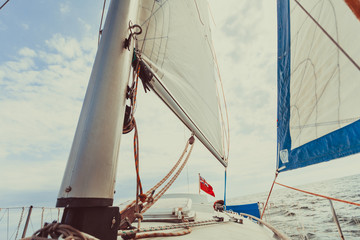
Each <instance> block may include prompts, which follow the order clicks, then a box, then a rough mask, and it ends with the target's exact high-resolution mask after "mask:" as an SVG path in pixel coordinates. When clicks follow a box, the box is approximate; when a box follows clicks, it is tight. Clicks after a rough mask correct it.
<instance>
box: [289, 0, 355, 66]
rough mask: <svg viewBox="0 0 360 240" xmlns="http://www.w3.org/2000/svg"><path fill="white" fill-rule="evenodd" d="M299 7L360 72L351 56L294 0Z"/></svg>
mask: <svg viewBox="0 0 360 240" xmlns="http://www.w3.org/2000/svg"><path fill="white" fill-rule="evenodd" d="M294 1H295V2H296V3H297V4H298V5H299V6H300V8H301V9H302V10H303V11H304V12H305V13H306V14H307V15H308V16H309V18H311V20H313V22H314V23H315V24H316V25H317V26H318V27H319V28H320V29H321V31H323V33H325V35H326V36H327V37H328V38H329V39H330V40H331V41H332V42H333V43H334V44H335V45H336V46H337V47H338V48H339V49H340V51H341V52H342V53H343V54H344V55H345V56H346V57H347V58H348V59H349V60H350V62H351V63H352V64H354V66H355V67H356V68H357V69H358V70H359V71H360V66H359V65H358V64H357V63H356V62H355V61H354V59H352V58H351V57H350V55H349V54H348V53H347V52H346V51H345V50H344V49H343V48H342V47H341V46H340V45H339V43H337V42H336V41H335V40H334V39H333V38H332V37H331V36H330V34H329V33H328V32H327V31H326V30H325V29H324V28H323V27H322V26H321V25H320V24H319V22H318V21H316V20H315V19H314V18H313V17H312V16H311V14H310V13H309V12H308V11H307V10H306V9H305V8H304V7H303V6H302V5H301V4H300V3H299V2H298V0H294Z"/></svg>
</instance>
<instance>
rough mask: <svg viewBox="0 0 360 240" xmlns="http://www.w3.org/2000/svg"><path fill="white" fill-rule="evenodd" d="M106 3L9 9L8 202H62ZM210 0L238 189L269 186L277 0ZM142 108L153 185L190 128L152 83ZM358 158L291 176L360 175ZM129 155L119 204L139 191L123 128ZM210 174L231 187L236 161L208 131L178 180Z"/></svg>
mask: <svg viewBox="0 0 360 240" xmlns="http://www.w3.org/2000/svg"><path fill="white" fill-rule="evenodd" d="M3 2H5V1H3V0H2V1H1V4H2V3H3ZM108 2H109V1H108ZM102 4H103V3H102V1H92V2H89V1H83V0H81V1H80V0H79V1H55V0H52V1H49V0H36V1H35V0H34V1H15V0H14V1H10V2H9V3H8V4H7V5H6V6H5V7H4V8H3V9H2V10H1V11H0V166H1V167H0V207H7V206H24V205H30V204H33V205H36V206H42V205H44V206H54V205H55V201H56V198H57V192H58V190H59V186H60V184H61V179H62V175H63V172H64V169H65V164H66V161H67V158H68V155H69V152H70V147H71V144H72V140H73V137H74V133H75V128H76V125H77V121H78V117H79V114H80V110H81V106H82V101H83V98H84V95H85V91H86V87H87V82H88V80H89V76H90V71H91V67H92V63H93V60H94V56H95V53H96V49H97V37H98V28H99V21H100V16H101V10H102ZM210 9H211V12H212V16H213V19H214V21H213V40H214V45H215V48H216V52H217V56H218V61H219V65H220V71H221V74H222V79H223V84H224V90H225V94H226V98H227V104H228V110H229V120H230V135H231V145H230V158H229V162H230V163H229V168H228V185H227V192H228V198H234V197H238V196H241V195H246V194H250V193H256V192H264V191H268V190H269V188H270V186H271V183H272V180H273V178H274V172H275V162H276V52H277V42H276V3H275V1H268V0H262V1H261V0H248V1H245V0H243V1H239V0H233V1H230V0H227V1H216V0H211V1H210ZM136 119H137V123H138V127H139V134H140V136H139V137H140V158H141V160H140V165H141V177H142V182H143V186H144V189H145V190H146V189H149V188H150V187H151V186H153V185H154V184H155V183H156V182H157V181H159V180H160V179H161V178H162V177H163V176H164V175H165V174H166V173H167V172H168V170H169V169H170V168H171V167H172V165H173V164H174V163H175V161H177V159H178V157H179V156H180V154H181V152H182V150H183V147H184V145H185V142H186V140H187V139H188V137H189V136H190V133H189V131H188V130H187V129H186V128H185V127H184V126H183V125H182V124H181V123H180V121H179V120H178V119H177V118H176V117H175V116H173V114H172V113H171V112H170V111H169V110H168V109H166V107H165V106H164V104H162V103H161V102H160V101H159V99H157V97H156V96H155V95H154V94H153V93H152V92H150V93H147V94H144V93H143V91H142V89H140V90H139V97H138V107H137V112H136ZM358 158H359V157H358V156H354V157H349V158H347V159H341V160H336V161H332V162H330V163H324V164H319V165H316V166H313V167H308V168H305V169H299V170H296V171H290V172H285V173H282V174H280V176H279V182H282V183H284V184H288V185H293V186H294V185H301V184H305V183H309V182H314V181H320V180H325V179H330V178H337V177H341V176H346V175H353V174H359V173H360V165H359V161H358ZM118 166H119V167H118V173H117V179H116V181H117V183H116V195H115V197H116V199H115V203H119V202H120V201H121V200H123V199H129V198H133V197H134V195H135V171H134V160H133V150H132V133H130V134H128V135H124V136H123V137H122V140H121V148H120V157H119V164H118ZM198 173H201V175H202V176H203V177H204V178H205V179H206V180H207V181H208V182H209V183H210V184H211V185H212V186H213V187H214V190H215V194H216V198H222V197H223V191H224V169H223V167H222V165H221V164H220V163H219V162H218V161H217V160H215V159H214V158H213V157H212V155H211V154H210V153H208V152H207V151H206V150H205V148H204V147H203V146H201V144H200V142H197V143H196V146H195V148H194V152H193V154H192V157H191V158H190V160H189V163H188V166H187V167H186V168H185V169H184V171H183V173H182V174H181V175H180V177H179V178H178V180H177V181H176V183H175V184H174V185H173V188H172V189H171V190H170V191H171V192H197V191H198ZM323 194H326V193H323ZM209 199H211V200H213V199H212V198H211V197H209Z"/></svg>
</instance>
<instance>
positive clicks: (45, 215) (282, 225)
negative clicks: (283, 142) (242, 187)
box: [0, 175, 360, 240]
mask: <svg viewBox="0 0 360 240" xmlns="http://www.w3.org/2000/svg"><path fill="white" fill-rule="evenodd" d="M359 183H360V175H353V176H348V177H344V178H338V179H333V180H327V181H323V182H316V183H311V184H308V185H303V186H296V187H297V188H300V189H302V190H306V191H309V192H314V193H319V194H322V195H327V196H329V197H333V198H338V199H343V200H346V201H350V202H356V203H360V186H359ZM267 195H268V193H258V194H253V195H248V196H242V197H239V198H234V199H229V201H228V204H247V203H254V202H259V206H260V207H263V206H264V201H265V200H266V198H267ZM332 202H333V206H334V209H335V212H336V215H337V218H338V220H339V223H340V227H341V230H342V233H343V236H344V239H347V240H348V239H360V207H359V206H355V205H349V204H346V203H342V202H336V201H332ZM0 207H1V206H0ZM261 211H262V209H261ZM28 213H29V207H12V208H0V239H1V240H12V239H20V238H21V236H22V234H23V233H24V227H25V222H26V218H27V215H28ZM61 216H62V210H61V209H56V208H47V207H34V208H33V209H32V214H31V218H30V221H29V225H28V229H27V233H26V236H29V234H30V235H31V234H32V233H34V232H35V231H36V230H38V229H39V228H41V226H42V225H43V224H44V223H45V222H52V221H53V220H56V221H59V220H60V218H61ZM264 220H266V221H267V222H268V223H270V224H271V225H273V226H274V227H275V228H277V229H278V230H280V231H282V232H283V233H285V234H286V235H287V236H289V237H290V238H291V239H301V240H304V239H321V240H326V239H341V238H340V236H339V232H338V229H337V226H336V224H335V222H334V220H333V215H332V212H331V207H330V202H329V200H327V199H324V198H320V197H315V196H312V195H308V194H304V193H301V192H298V191H295V190H291V189H287V188H282V187H279V186H277V187H276V188H275V190H274V191H273V192H272V194H271V197H270V201H269V204H268V208H267V210H266V211H265V216H264Z"/></svg>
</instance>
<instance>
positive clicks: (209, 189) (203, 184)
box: [199, 176, 215, 197]
mask: <svg viewBox="0 0 360 240" xmlns="http://www.w3.org/2000/svg"><path fill="white" fill-rule="evenodd" d="M199 177H200V189H201V190H203V191H204V192H206V193H207V194H210V195H211V196H213V197H215V193H214V191H213V188H212V186H211V185H210V184H208V183H207V182H206V181H205V179H204V178H203V177H201V176H199Z"/></svg>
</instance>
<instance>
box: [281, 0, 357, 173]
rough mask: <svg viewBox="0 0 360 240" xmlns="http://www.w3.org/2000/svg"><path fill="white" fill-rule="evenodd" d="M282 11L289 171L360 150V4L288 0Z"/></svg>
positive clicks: (284, 140) (284, 153) (284, 152)
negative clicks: (359, 7)
mask: <svg viewBox="0 0 360 240" xmlns="http://www.w3.org/2000/svg"><path fill="white" fill-rule="evenodd" d="M278 9H279V10H280V11H279V14H278V23H279V45H278V46H279V52H278V54H279V56H278V89H279V90H278V96H279V100H278V103H279V106H278V142H279V145H280V149H279V153H280V160H281V162H280V164H281V165H282V167H283V168H284V167H285V166H286V169H285V170H290V169H295V168H298V167H304V166H307V165H311V164H315V163H319V162H323V161H329V160H332V159H336V158H340V157H344V156H347V155H350V154H354V153H357V152H359V151H360V147H359V146H360V145H359V137H358V136H359V129H360V127H359V124H360V121H359V120H360V109H359V108H358V107H357V106H358V105H359V103H360V94H359V90H358V89H359V88H360V67H359V66H360V45H359V43H358V42H359V39H360V11H359V9H358V7H356V2H355V1H349V0H346V1H340V0H339V1H338V0H331V1H330V0H329V1H320V0H284V1H278ZM280 167H281V166H280Z"/></svg>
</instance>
